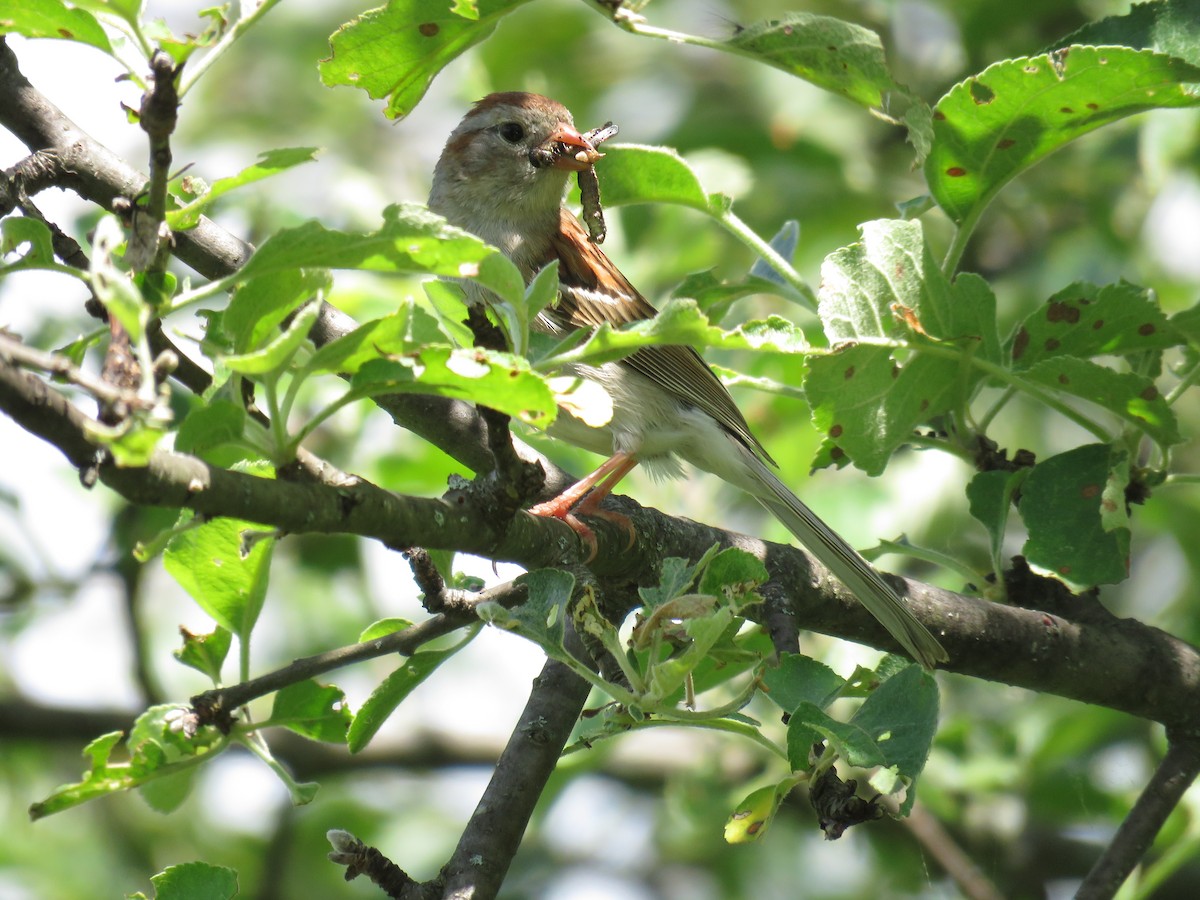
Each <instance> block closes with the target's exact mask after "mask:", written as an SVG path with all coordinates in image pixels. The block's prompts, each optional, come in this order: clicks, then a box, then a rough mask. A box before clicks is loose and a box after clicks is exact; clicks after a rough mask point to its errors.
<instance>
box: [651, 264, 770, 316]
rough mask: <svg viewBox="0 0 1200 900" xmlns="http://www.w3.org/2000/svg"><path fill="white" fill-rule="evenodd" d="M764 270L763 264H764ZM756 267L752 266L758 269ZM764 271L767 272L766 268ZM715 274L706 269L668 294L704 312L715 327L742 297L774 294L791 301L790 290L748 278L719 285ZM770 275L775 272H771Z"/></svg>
mask: <svg viewBox="0 0 1200 900" xmlns="http://www.w3.org/2000/svg"><path fill="white" fill-rule="evenodd" d="M763 265H764V266H766V264H765V263H763ZM758 266H759V263H758V262H756V263H755V264H754V268H755V269H757V268H758ZM767 268H770V267H769V266H767ZM714 271H715V270H713V269H707V270H705V271H703V272H694V273H692V274H691V275H688V276H687V277H686V278H684V279H683V281H681V282H680V283H679V285H678V286H676V288H675V290H673V291H672V292H671V297H672V298H678V299H689V298H690V299H692V300H695V301H696V304H697V305H698V306H699V307H700V309H701V310H703V312H704V315H705V316H706V317H707V318H708V320H709V321H710V322H712V323H714V324H718V323H720V321H721V320H722V319H723V318H725V316H726V314H727V313H728V312H729V308H730V307H731V306H733V304H734V303H736V302H737V301H738V300H741V299H742V298H743V297H752V296H754V295H755V294H775V295H777V296H781V297H787V298H789V299H790V298H791V297H792V296H793V292H792V290H791V286H790V285H788V286H786V287H785V286H783V285H781V284H779V283H778V282H776V281H772V280H768V279H766V278H760V277H758V276H757V275H751V276H749V277H747V278H745V279H743V280H741V281H721V280H720V279H718V278H717V277H716V276H715V275H714V274H713V272H714ZM771 271H772V272H773V271H774V269H772V270H771Z"/></svg>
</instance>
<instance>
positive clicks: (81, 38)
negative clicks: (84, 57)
mask: <svg viewBox="0 0 1200 900" xmlns="http://www.w3.org/2000/svg"><path fill="white" fill-rule="evenodd" d="M78 5H79V4H73V6H71V7H69V6H67V5H66V3H64V2H63V0H21V2H19V3H18V2H13V0H9V2H6V3H3V4H0V34H20V35H24V36H25V37H28V38H61V39H63V40H68V41H78V42H80V43H81V44H90V45H91V46H93V47H95V48H97V49H99V50H103V51H104V52H105V53H107V54H109V55H110V56H111V55H112V52H113V48H112V44H110V43H109V40H108V35H107V34H105V33H104V29H103V28H102V27H100V23H99V22H98V21H96V17H95V16H93V15H92V14H91V13H89V12H87V11H86V10H82V9H77V8H74V7H77V6H78Z"/></svg>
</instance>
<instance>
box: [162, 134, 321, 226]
mask: <svg viewBox="0 0 1200 900" xmlns="http://www.w3.org/2000/svg"><path fill="white" fill-rule="evenodd" d="M316 153H317V148H316V147H287V148H284V149H280V150H265V151H263V152H262V153H260V154H259V155H258V162H256V163H254V164H253V165H251V166H247V167H246V168H244V169H242V171H240V172H238V173H237V174H236V175H231V176H230V177H228V178H218V179H217V180H216V181H214V182H213V183H212V184H211V185H210V186H209V188H208V190H207V191H206V192H205V193H204V194H203V195H202V196H200V197H198V198H197V199H195V200H193V201H192V202H191V203H189V204H187V205H186V206H184V207H182V208H180V209H174V210H171V211H170V212H168V213H167V224H168V225H169V226H170V227H171V230H172V231H186V230H187V229H189V228H195V227H196V225H197V224H198V223H199V222H200V217H201V216H202V215H203V214H204V213H205V212H206V211H207V210H208V207H209V206H211V205H212V203H213V201H215V200H217V199H218V198H219V197H221V196H223V195H224V194H228V193H229V192H230V191H232V190H234V189H235V188H239V187H242V186H243V185H247V184H252V183H253V182H255V181H261V180H262V179H264V178H269V177H270V176H272V175H278V174H279V173H280V172H284V171H286V170H288V169H290V168H292V167H293V166H298V165H300V164H301V163H306V162H311V161H312V160H313V159H315V158H316Z"/></svg>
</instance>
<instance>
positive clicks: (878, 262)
mask: <svg viewBox="0 0 1200 900" xmlns="http://www.w3.org/2000/svg"><path fill="white" fill-rule="evenodd" d="M819 297H820V305H819V307H818V312H819V314H820V316H821V321H822V323H823V324H824V326H825V333H826V334H827V335H828V337H829V341H830V343H831V344H833V345H835V346H836V345H838V344H840V345H841V348H840V349H837V350H835V351H834V352H832V353H830V354H829V355H827V356H822V357H818V356H815V355H814V356H812V357H810V359H809V372H808V376H807V377H806V379H805V383H804V390H805V393H806V394H807V396H808V400H809V404H810V405H811V407H812V415H813V421H814V423H815V424H816V425H817V427H818V428H820V429H821V430H822V431H824V432H825V433H826V434H827V435H828V436H829V439H830V440H831V441H832V442H833V444H834V445H836V447H835V450H832V451H830V453H831V461H837V460H838V459H839V458H846V457H848V458H849V459H850V460H851V461H853V462H854V464H855V465H857V466H858V467H859V468H862V469H864V470H865V471H867V472H870V473H871V474H878V473H879V472H882V471H883V468H884V466H885V465H886V464H887V460H888V457H889V456H890V455H891V453H892V451H893V450H895V449H896V448H897V447H898V446H900V444H902V443H903V442H904V441H905V440H906V439H907V438H908V436H909V435H910V434H911V433H912V431H913V429H914V428H916V427H917V426H918V425H920V424H922V423H925V422H928V421H929V420H930V419H932V418H933V417H935V416H937V415H940V414H941V413H943V412H945V411H946V410H947V409H948V408H950V405H951V404H952V403H953V402H955V400H956V399H957V398H958V397H960V396H963V395H965V393H966V392H967V391H969V390H970V389H971V387H972V386H973V385H974V384H975V383H977V382H978V380H979V378H980V375H979V374H978V373H977V372H976V371H975V370H974V369H972V368H971V367H969V366H966V365H964V363H965V362H967V361H968V358H969V357H970V356H971V355H978V356H980V357H982V358H984V359H987V360H989V361H992V362H998V361H999V359H1000V356H1001V353H1000V339H999V335H998V333H997V330H996V301H995V297H994V296H993V295H992V293H991V289H990V288H989V287H988V285H987V283H986V282H985V281H983V279H981V278H978V277H977V276H974V275H960V276H959V277H958V278H957V279H956V280H955V281H954V282H950V281H948V280H947V279H946V278H945V277H944V276H943V275H942V274H941V271H940V270H939V269H938V267H937V264H936V263H935V262H934V261H933V258H932V256H931V255H930V253H929V250H928V249H927V248H926V246H925V241H924V235H923V233H922V230H921V224H920V223H919V222H915V221H913V222H905V221H901V220H896V219H887V220H880V221H874V222H867V223H866V224H864V225H863V226H862V240H861V241H859V242H858V243H855V244H851V245H850V246H849V247H843V248H842V249H840V250H836V251H834V252H833V253H832V254H830V255H829V256H828V257H827V258H826V260H825V262H824V264H823V265H822V267H821V289H820V292H819Z"/></svg>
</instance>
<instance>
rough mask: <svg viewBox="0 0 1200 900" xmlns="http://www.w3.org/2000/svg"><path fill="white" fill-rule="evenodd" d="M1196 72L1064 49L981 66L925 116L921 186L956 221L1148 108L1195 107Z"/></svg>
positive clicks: (1095, 50) (1133, 53) (1110, 52)
mask: <svg viewBox="0 0 1200 900" xmlns="http://www.w3.org/2000/svg"><path fill="white" fill-rule="evenodd" d="M1197 82H1200V68H1197V67H1196V66H1192V65H1189V64H1188V63H1185V62H1183V61H1182V60H1179V59H1175V58H1174V57H1170V56H1163V55H1161V54H1158V53H1154V52H1152V51H1149V50H1131V49H1129V48H1127V47H1081V46H1073V47H1069V48H1065V49H1063V50H1058V51H1056V52H1054V53H1050V54H1043V55H1041V56H1033V57H1022V58H1020V59H1009V60H1004V61H1003V62H999V63H996V64H995V65H992V66H989V67H988V68H987V69H985V70H984V71H983V72H982V73H980V74H979V75H974V76H972V77H971V78H968V79H967V80H966V81H963V82H961V83H959V84H957V85H955V86H954V87H953V88H951V89H950V91H949V92H948V93H947V94H946V95H945V96H943V97H942V99H941V100H939V101H938V103H937V106H936V108H935V109H934V114H933V147H932V149H931V150H930V153H929V156H928V158H927V159H926V160H925V178H926V180H927V181H928V182H929V189H930V191H931V192H932V193H933V196H934V199H936V200H937V202H938V205H939V206H941V207H942V209H944V210H945V211H946V214H947V215H949V216H950V218H952V219H953V220H954V221H955V222H962V221H964V220H966V219H968V218H974V217H975V216H978V215H979V213H980V212H982V210H983V208H984V207H985V206H987V204H988V203H989V202H990V201H991V199H992V198H993V197H994V196H995V195H996V192H997V191H999V190H1000V188H1002V187H1003V186H1004V185H1005V184H1007V183H1008V182H1009V181H1010V180H1011V179H1012V178H1014V177H1015V176H1016V175H1018V174H1020V173H1021V172H1022V171H1024V170H1025V169H1028V168H1029V167H1030V166H1032V165H1033V164H1034V163H1036V162H1038V161H1040V160H1042V159H1044V158H1045V157H1046V156H1048V155H1049V154H1051V153H1053V152H1054V151H1055V150H1057V149H1058V148H1060V147H1062V146H1063V145H1064V144H1067V143H1069V142H1070V141H1073V140H1074V139H1075V138H1077V137H1080V136H1081V135H1084V134H1087V133H1088V132H1089V131H1094V130H1095V129H1097V128H1099V127H1100V126H1102V125H1107V124H1109V123H1110V122H1115V121H1117V120H1118V119H1122V118H1124V117H1126V116H1129V115H1133V114H1134V113H1139V112H1144V111H1146V110H1148V109H1166V108H1179V107H1189V106H1196V105H1198V104H1200V95H1197V93H1196V91H1195V90H1194V87H1195V84H1196V83H1197Z"/></svg>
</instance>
